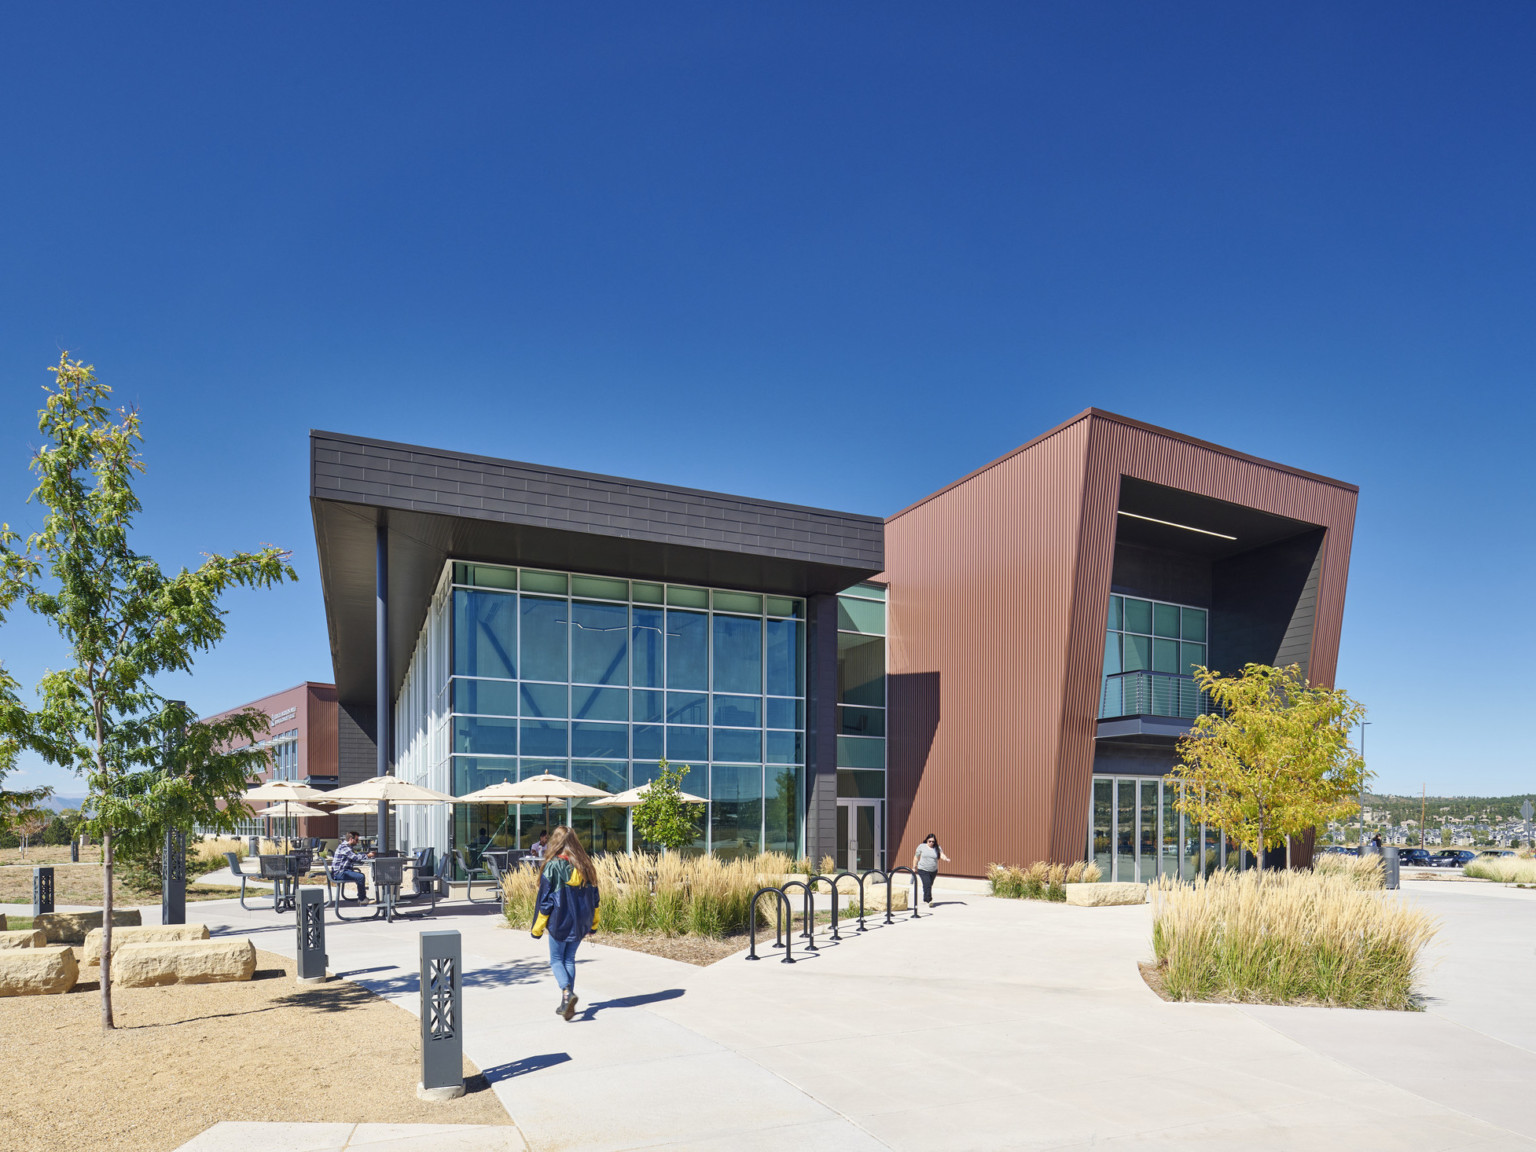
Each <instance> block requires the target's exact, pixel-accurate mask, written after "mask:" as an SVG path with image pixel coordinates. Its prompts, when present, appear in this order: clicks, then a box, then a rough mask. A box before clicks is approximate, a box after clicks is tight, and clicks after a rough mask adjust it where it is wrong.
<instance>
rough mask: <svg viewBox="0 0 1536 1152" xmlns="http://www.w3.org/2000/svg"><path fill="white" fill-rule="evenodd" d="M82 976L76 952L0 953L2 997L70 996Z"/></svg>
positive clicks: (23, 950) (21, 950)
mask: <svg viewBox="0 0 1536 1152" xmlns="http://www.w3.org/2000/svg"><path fill="white" fill-rule="evenodd" d="M79 975H80V965H79V964H78V963H77V962H76V960H75V950H74V949H73V948H62V947H59V948H7V949H5V950H4V951H0V996H49V995H52V994H54V993H56V992H68V991H69V990H70V989H71V988H73V987H74V986H75V979H76V978H77V977H78V976H79Z"/></svg>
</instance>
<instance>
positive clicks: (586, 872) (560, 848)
mask: <svg viewBox="0 0 1536 1152" xmlns="http://www.w3.org/2000/svg"><path fill="white" fill-rule="evenodd" d="M556 856H569V857H570V858H571V863H572V864H574V865H576V868H577V870H578V871H579V872H580V873H581V878H582V879H583V880H585V881H586V882H587V883H588V884H590V885H592V887H594V888H596V887H597V869H596V868H594V867H593V866H592V857H590V856H588V855H587V850H586V849H585V848H583V847H582V846H581V841H580V840H579V839H577V838H576V832H575V830H574V829H572V828H568V827H566V825H564V824H562V825H560V827H558V828H556V829H555V830H554V832H553V833H552V834H551V835H550V837H549V847H548V848H546V849H545V850H544V858H545V859H546V860H553V859H554V858H555V857H556Z"/></svg>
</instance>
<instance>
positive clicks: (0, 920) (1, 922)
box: [0, 912, 5, 932]
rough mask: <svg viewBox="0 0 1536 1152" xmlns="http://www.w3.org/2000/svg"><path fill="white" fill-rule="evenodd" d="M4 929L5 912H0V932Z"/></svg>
mask: <svg viewBox="0 0 1536 1152" xmlns="http://www.w3.org/2000/svg"><path fill="white" fill-rule="evenodd" d="M4 931H5V913H4V912H0V932H4Z"/></svg>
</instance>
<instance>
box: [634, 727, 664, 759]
mask: <svg viewBox="0 0 1536 1152" xmlns="http://www.w3.org/2000/svg"><path fill="white" fill-rule="evenodd" d="M630 735H631V739H632V740H633V741H634V750H633V753H632V754H633V755H634V756H635V758H636V759H638V760H653V759H654V760H660V759H661V758H662V757H663V756H665V755H666V754H667V748H666V744H665V742H664V740H663V737H662V727H661V725H660V724H636V725H635V726H634V727H633V728H631V729H630Z"/></svg>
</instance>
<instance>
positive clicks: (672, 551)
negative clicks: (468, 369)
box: [310, 432, 885, 701]
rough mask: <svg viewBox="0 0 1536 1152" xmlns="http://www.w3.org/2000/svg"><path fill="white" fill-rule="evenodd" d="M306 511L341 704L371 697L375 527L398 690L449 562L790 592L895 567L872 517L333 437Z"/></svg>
mask: <svg viewBox="0 0 1536 1152" xmlns="http://www.w3.org/2000/svg"><path fill="white" fill-rule="evenodd" d="M310 505H311V508H312V510H313V513H314V518H315V542H316V545H317V549H318V553H319V561H320V581H321V588H322V592H323V594H324V597H325V609H326V623H327V627H328V629H329V632H330V641H331V660H332V663H333V665H334V667H335V672H336V688H337V694H338V696H339V698H340V699H342V700H344V701H359V700H370V699H372V697H373V692H374V557H375V530H376V526H377V525H378V524H380V523H383V524H386V525H387V526H388V529H389V584H390V604H391V611H390V622H389V652H390V665H391V668H390V683H391V690H392V691H397V690H398V689H399V686H400V684H401V682H402V681H403V680H404V678H405V669H406V665H407V663H408V662H409V660H410V655H411V650H412V648H413V647H414V646H415V642H416V637H417V635H418V633H419V632H420V631H421V625H422V622H423V620H424V619H425V618H426V611H427V607H428V602H429V601H430V599H431V596H432V592H433V589H434V588H435V587H436V585H437V580H438V576H439V574H440V573H441V571H442V566H443V562H444V561H445V560H447V559H448V558H449V557H452V558H453V559H456V560H470V561H483V562H487V563H504V564H521V565H526V566H529V567H536V568H553V569H558V570H562V571H573V572H587V573H592V574H595V575H602V576H619V577H626V578H630V579H637V580H670V581H673V582H676V583H685V584H704V585H709V586H711V587H716V588H739V589H744V590H749V591H753V592H769V593H776V594H780V595H787V596H810V595H815V594H817V593H831V592H840V591H842V590H843V589H845V588H847V587H849V586H851V585H853V584H856V583H858V582H859V581H860V580H865V579H868V578H869V577H870V576H874V575H876V574H877V573H879V572H880V571H882V570H883V568H884V565H885V545H884V541H885V535H884V533H885V527H884V522H883V521H882V520H881V519H880V518H879V517H875V516H859V515H855V514H853V513H848V512H833V511H828V510H826V509H821V508H802V507H799V506H796V505H792V504H778V503H773V502H771V501H764V500H751V499H748V498H746V497H741V496H728V495H724V494H722V493H718V492H702V491H698V490H696V489H691V488H677V487H672V486H669V485H664V484H651V483H647V482H645V481H640V480H626V479H622V478H619V477H615V476H601V475H596V474H593V473H587V472H573V471H569V470H566V469H560V468H546V467H542V466H540V465H536V464H526V463H521V462H518V461H514V460H496V459H492V458H490V457H485V456H471V455H466V454H463V453H456V452H446V451H443V450H441V449H435V448H422V447H418V446H416V445H411V444H396V443H392V442H390V441H385V440H371V439H367V438H364V437H359V436H346V435H342V434H339V433H333V432H311V433H310Z"/></svg>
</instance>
